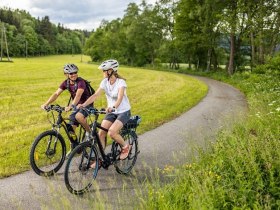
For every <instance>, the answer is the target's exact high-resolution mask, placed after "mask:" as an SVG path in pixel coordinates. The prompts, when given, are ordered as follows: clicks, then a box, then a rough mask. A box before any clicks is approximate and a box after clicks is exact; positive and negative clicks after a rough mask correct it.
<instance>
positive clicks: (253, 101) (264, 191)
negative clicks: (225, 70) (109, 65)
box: [140, 58, 280, 209]
mask: <svg viewBox="0 0 280 210" xmlns="http://www.w3.org/2000/svg"><path fill="white" fill-rule="evenodd" d="M277 66H278V67H279V66H280V59H279V58H275V59H274V60H272V61H271V62H270V63H268V64H267V65H264V66H259V67H258V68H257V69H256V72H255V73H252V72H243V73H236V74H235V75H233V76H232V77H228V76H226V75H224V74H222V73H214V74H213V73H211V74H210V73H208V74H206V73H202V74H200V75H204V76H209V77H212V78H214V79H217V80H221V81H224V82H227V83H230V84H232V85H234V86H236V87H238V88H239V89H241V90H242V91H243V92H244V93H245V94H246V96H247V99H248V103H249V108H250V111H249V116H248V119H247V121H246V122H243V123H242V124H241V123H237V124H235V126H234V128H233V130H231V131H225V130H224V131H221V132H220V133H219V135H218V137H217V141H216V143H215V144H211V145H210V144H209V147H208V149H207V150H206V151H205V150H201V151H199V155H198V156H195V157H193V160H192V161H191V163H186V164H185V165H183V166H182V167H181V168H172V167H171V168H170V167H169V168H166V169H164V170H163V171H162V175H163V176H165V177H170V176H171V177H172V178H171V181H169V183H168V184H166V185H164V186H162V184H159V182H158V181H156V180H153V181H152V182H149V183H148V189H150V190H149V193H148V194H147V195H146V196H144V197H143V199H140V200H142V203H141V209H279V208H280V127H279V124H280V101H279V99H280V74H279V73H280V72H279V68H277ZM192 73H193V72H192ZM169 180H170V179H169ZM154 183H156V184H154Z"/></svg>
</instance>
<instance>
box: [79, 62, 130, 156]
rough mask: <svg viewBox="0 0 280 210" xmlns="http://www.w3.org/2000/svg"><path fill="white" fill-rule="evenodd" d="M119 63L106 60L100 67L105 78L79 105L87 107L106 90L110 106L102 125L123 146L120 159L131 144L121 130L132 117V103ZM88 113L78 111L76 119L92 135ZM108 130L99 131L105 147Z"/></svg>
mask: <svg viewBox="0 0 280 210" xmlns="http://www.w3.org/2000/svg"><path fill="white" fill-rule="evenodd" d="M118 67H119V63H118V61H116V60H107V61H104V62H103V63H102V64H101V65H100V66H99V67H98V69H100V70H101V71H102V72H103V80H102V81H101V83H100V86H99V88H98V89H97V91H96V92H95V94H93V95H92V96H91V97H90V98H88V100H87V101H86V102H84V103H83V104H80V105H78V108H80V107H86V106H88V105H89V104H91V103H93V102H94V101H95V99H96V98H97V97H99V96H100V95H101V92H105V95H106V98H107V104H108V107H107V108H106V112H107V114H106V116H105V118H104V119H103V120H102V123H101V126H102V127H104V128H106V129H108V134H109V136H110V137H111V138H112V139H114V140H115V141H116V142H118V143H119V144H120V145H121V146H122V152H121V155H120V159H121V160H123V159H125V158H127V156H128V154H129V152H130V149H131V145H129V144H126V143H125V141H124V140H123V138H122V136H121V135H120V134H119V131H120V130H121V128H122V127H123V125H124V124H126V123H127V121H128V120H129V119H130V116H131V114H130V108H131V107H130V103H129V100H128V97H127V94H126V88H127V85H126V82H125V79H124V78H123V77H121V76H120V75H119V74H118V72H117V71H118ZM85 117H87V114H86V115H85V114H84V113H82V112H79V113H77V115H76V119H77V120H78V122H79V123H80V124H81V125H82V126H83V127H84V128H85V130H86V131H87V133H88V136H89V138H91V137H90V133H91V131H90V127H89V125H88V123H87V121H86V118H85ZM106 135H107V132H106V131H104V130H101V129H100V131H99V137H100V140H101V143H102V146H103V148H105V146H106V145H105V138H106Z"/></svg>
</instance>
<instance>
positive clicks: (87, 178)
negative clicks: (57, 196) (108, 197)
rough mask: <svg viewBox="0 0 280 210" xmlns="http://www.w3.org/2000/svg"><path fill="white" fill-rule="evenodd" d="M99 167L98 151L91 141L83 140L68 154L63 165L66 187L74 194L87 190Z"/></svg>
mask: <svg viewBox="0 0 280 210" xmlns="http://www.w3.org/2000/svg"><path fill="white" fill-rule="evenodd" d="M98 169H99V161H98V152H97V149H96V147H95V145H93V144H92V142H83V143H81V144H80V145H79V146H77V147H76V148H75V149H74V150H73V151H72V152H71V154H70V156H69V158H68V160H67V162H66V167H65V173H64V181H65V185H66V187H67V189H68V190H69V191H70V192H71V193H73V194H76V195H81V194H83V193H85V192H87V191H88V190H89V189H90V187H91V186H92V183H93V181H94V180H95V178H96V176H97V173H98Z"/></svg>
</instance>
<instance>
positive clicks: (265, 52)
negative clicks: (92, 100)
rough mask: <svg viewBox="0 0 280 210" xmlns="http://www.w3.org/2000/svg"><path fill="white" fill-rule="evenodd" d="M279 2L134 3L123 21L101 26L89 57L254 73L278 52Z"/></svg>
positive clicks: (175, 0)
mask: <svg viewBox="0 0 280 210" xmlns="http://www.w3.org/2000/svg"><path fill="white" fill-rule="evenodd" d="M279 28H280V4H279V1H277V0H223V1H221V0H159V1H158V2H157V3H156V4H155V5H149V4H146V2H145V1H142V3H141V4H139V5H137V4H135V3H130V4H129V5H128V7H127V9H126V10H125V14H124V16H123V18H118V19H115V20H112V21H103V22H102V24H101V25H100V27H99V28H97V30H96V31H95V32H93V33H92V34H91V36H90V37H89V39H88V41H87V42H86V45H85V52H86V53H87V54H89V55H90V56H91V58H92V60H93V61H100V60H104V59H106V58H108V57H112V58H117V59H119V60H120V62H121V63H125V64H128V65H135V66H144V65H146V64H151V65H158V64H159V63H168V64H169V66H170V68H179V63H188V64H189V65H190V66H189V67H191V64H192V66H194V67H195V68H197V69H204V70H206V71H210V70H217V69H218V68H219V67H221V66H222V65H223V66H226V70H227V71H228V73H229V74H233V73H234V72H235V71H237V70H242V69H245V68H247V67H248V66H249V67H251V69H252V68H253V67H254V66H256V65H257V64H263V63H264V62H265V58H267V57H271V56H274V54H275V52H276V51H277V48H279V41H280V39H279V38H280V36H279Z"/></svg>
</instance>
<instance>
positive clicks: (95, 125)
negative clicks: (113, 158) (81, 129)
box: [91, 115, 108, 160]
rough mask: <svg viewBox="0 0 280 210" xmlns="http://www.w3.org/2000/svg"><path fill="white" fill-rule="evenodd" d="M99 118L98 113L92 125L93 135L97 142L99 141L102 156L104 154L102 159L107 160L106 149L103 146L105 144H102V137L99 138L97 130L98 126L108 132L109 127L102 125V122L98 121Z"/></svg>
mask: <svg viewBox="0 0 280 210" xmlns="http://www.w3.org/2000/svg"><path fill="white" fill-rule="evenodd" d="M97 119H98V115H96V116H95V121H94V123H93V124H92V127H91V129H92V131H93V133H92V135H93V137H94V139H95V140H96V142H97V145H98V148H99V151H100V154H101V156H102V159H103V160H106V157H107V156H106V154H105V151H104V148H103V146H102V144H101V140H100V138H99V134H98V132H97V128H99V129H101V130H103V131H106V132H108V129H106V128H104V127H102V126H101V124H100V123H99V122H97Z"/></svg>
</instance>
